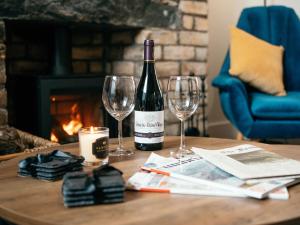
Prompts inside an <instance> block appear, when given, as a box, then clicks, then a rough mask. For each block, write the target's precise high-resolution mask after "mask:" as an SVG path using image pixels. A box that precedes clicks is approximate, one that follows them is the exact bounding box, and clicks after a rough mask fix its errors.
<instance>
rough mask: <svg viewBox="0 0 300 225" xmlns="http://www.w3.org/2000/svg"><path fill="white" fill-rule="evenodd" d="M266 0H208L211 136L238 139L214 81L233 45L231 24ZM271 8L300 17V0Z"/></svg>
mask: <svg viewBox="0 0 300 225" xmlns="http://www.w3.org/2000/svg"><path fill="white" fill-rule="evenodd" d="M263 2H264V1H263V0H259V1H258V0H251V1H244V0H226V1H224V0H221V1H220V0H208V5H209V13H208V27H209V46H208V84H209V95H208V96H209V99H208V102H209V105H208V132H209V134H210V136H213V137H222V138H235V136H236V131H235V129H234V128H233V127H232V126H231V125H230V123H229V121H228V120H227V119H226V118H225V116H224V114H223V112H222V109H221V106H220V102H219V94H218V90H217V89H216V88H214V87H212V86H211V81H212V79H213V78H214V77H215V76H216V75H217V74H218V73H219V70H220V67H221V65H222V63H223V60H224V58H225V54H226V51H227V49H228V45H229V29H228V27H229V26H230V25H235V24H236V23H237V20H238V18H239V16H240V13H241V11H242V10H243V9H244V8H246V7H251V6H262V5H263ZM267 4H268V5H271V4H272V5H285V6H289V7H292V8H294V9H295V11H296V12H297V13H298V15H300V1H299V0H269V1H267Z"/></svg>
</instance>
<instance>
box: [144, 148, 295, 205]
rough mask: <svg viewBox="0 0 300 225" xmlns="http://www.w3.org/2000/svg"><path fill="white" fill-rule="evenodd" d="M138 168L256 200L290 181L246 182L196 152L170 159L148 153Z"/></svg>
mask: <svg viewBox="0 0 300 225" xmlns="http://www.w3.org/2000/svg"><path fill="white" fill-rule="evenodd" d="M142 169H143V170H146V171H149V172H155V173H158V174H162V175H166V176H170V177H174V178H177V179H181V180H184V181H187V182H192V183H196V184H200V185H206V186H209V187H211V188H218V189H221V190H223V191H226V192H233V193H235V194H236V195H247V196H249V197H254V198H258V199H262V198H265V197H267V195H268V194H269V193H270V192H272V191H273V190H276V189H278V188H280V187H283V186H286V185H287V184H289V183H291V182H293V181H294V180H293V179H287V180H280V181H275V180H272V181H266V182H260V183H257V184H253V185H249V184H246V183H245V181H243V180H241V179H239V178H237V177H235V176H233V175H231V174H229V173H227V172H225V171H223V170H221V169H219V168H218V167H216V166H215V165H213V164H211V163H209V162H208V161H206V160H204V159H203V158H201V157H200V156H198V155H196V156H192V157H186V158H183V159H173V158H165V157H162V156H159V155H157V154H155V153H152V154H151V155H150V157H149V158H148V160H147V161H146V163H145V164H144V165H143V166H142Z"/></svg>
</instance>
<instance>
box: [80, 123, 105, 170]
mask: <svg viewBox="0 0 300 225" xmlns="http://www.w3.org/2000/svg"><path fill="white" fill-rule="evenodd" d="M78 134H79V146H80V155H81V156H83V157H84V159H85V160H84V164H85V165H87V166H89V165H99V164H106V163H108V137H109V129H108V128H106V127H86V128H81V129H80V130H79V133H78ZM96 141H97V143H98V145H97V143H96ZM99 143H100V145H99ZM93 144H94V153H95V148H96V150H97V151H98V153H100V155H99V154H97V156H98V157H97V156H96V155H95V154H93ZM99 150H100V152H99ZM106 151H107V152H106Z"/></svg>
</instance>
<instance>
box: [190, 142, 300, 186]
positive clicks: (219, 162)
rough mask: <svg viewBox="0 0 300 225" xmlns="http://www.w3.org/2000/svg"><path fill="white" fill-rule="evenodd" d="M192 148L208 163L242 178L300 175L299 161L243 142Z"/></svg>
mask: <svg viewBox="0 0 300 225" xmlns="http://www.w3.org/2000/svg"><path fill="white" fill-rule="evenodd" d="M192 150H193V151H194V152H195V153H196V154H197V155H199V156H201V157H203V158H204V159H206V160H207V161H209V162H210V163H212V164H214V165H215V166H217V167H219V168H221V169H222V170H224V171H226V172H228V173H230V174H232V175H234V176H236V177H238V178H240V179H243V180H247V179H257V178H270V177H273V178H274V177H285V176H286V178H289V177H290V176H295V175H300V162H299V161H297V160H293V159H288V158H285V157H283V156H281V155H278V154H276V153H273V152H270V151H266V150H264V149H262V148H259V147H257V146H254V145H249V144H244V145H239V146H235V147H231V148H224V149H220V150H207V149H202V148H195V147H193V148H192Z"/></svg>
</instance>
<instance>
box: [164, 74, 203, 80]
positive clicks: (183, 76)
mask: <svg viewBox="0 0 300 225" xmlns="http://www.w3.org/2000/svg"><path fill="white" fill-rule="evenodd" d="M171 78H174V79H178V78H180V80H181V79H189V78H199V76H196V75H195V76H190V75H172V76H169V79H171Z"/></svg>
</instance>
